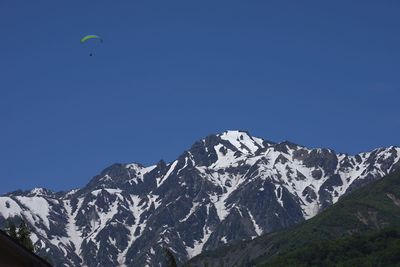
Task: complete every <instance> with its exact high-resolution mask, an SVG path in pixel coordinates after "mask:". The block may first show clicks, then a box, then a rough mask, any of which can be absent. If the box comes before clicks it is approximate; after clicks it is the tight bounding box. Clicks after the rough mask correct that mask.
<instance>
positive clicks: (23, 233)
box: [18, 221, 33, 252]
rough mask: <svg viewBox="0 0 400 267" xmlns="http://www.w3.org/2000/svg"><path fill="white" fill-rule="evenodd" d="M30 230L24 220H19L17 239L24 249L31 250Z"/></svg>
mask: <svg viewBox="0 0 400 267" xmlns="http://www.w3.org/2000/svg"><path fill="white" fill-rule="evenodd" d="M30 235H31V232H30V231H29V228H28V226H27V225H26V223H25V222H24V221H22V222H21V224H20V225H19V229H18V241H19V243H20V244H21V245H23V246H24V247H25V248H26V249H28V250H29V251H32V252H33V243H32V240H31V238H30Z"/></svg>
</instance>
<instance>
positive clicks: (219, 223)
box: [0, 131, 400, 266]
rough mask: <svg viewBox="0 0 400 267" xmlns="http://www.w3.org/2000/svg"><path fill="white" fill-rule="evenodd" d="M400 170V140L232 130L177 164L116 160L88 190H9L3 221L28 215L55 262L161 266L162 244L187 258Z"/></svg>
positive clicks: (0, 205) (0, 203)
mask: <svg viewBox="0 0 400 267" xmlns="http://www.w3.org/2000/svg"><path fill="white" fill-rule="evenodd" d="M395 170H400V148H398V147H393V146H392V147H389V148H379V149H375V150H373V151H370V152H365V153H360V154H357V155H354V156H350V155H347V154H337V153H335V152H334V151H333V150H330V149H308V148H306V147H304V146H300V145H296V144H294V143H290V142H281V143H274V142H270V141H267V140H264V139H261V138H257V137H253V136H251V135H250V134H249V133H247V132H244V131H226V132H223V133H220V134H216V135H210V136H207V137H205V138H203V139H201V140H199V141H197V142H195V143H194V144H193V145H192V147H191V148H190V149H188V150H187V151H185V152H183V153H182V155H180V156H179V157H178V158H177V159H176V160H174V161H173V162H170V163H165V162H164V161H160V162H158V163H157V164H156V165H153V166H143V165H141V164H139V163H131V164H113V165H112V166H110V167H108V168H106V169H104V170H103V171H102V172H101V173H100V174H99V175H97V176H95V177H93V178H92V180H90V181H89V183H88V184H87V185H86V186H85V187H83V188H81V189H77V190H72V191H69V192H58V193H54V192H51V191H49V190H46V189H34V190H32V191H29V192H22V191H16V192H13V193H10V194H7V195H5V196H3V197H0V223H1V224H3V225H4V222H5V220H6V219H7V218H14V219H15V220H17V219H18V218H24V219H25V220H27V221H28V222H29V224H30V225H31V227H32V229H33V232H34V235H33V239H34V240H33V241H34V243H35V246H36V247H37V250H38V251H39V254H47V255H48V256H49V257H50V258H51V259H53V262H54V263H55V264H56V265H63V264H64V265H66V266H78V265H85V266H117V265H118V266H124V265H126V266H156V265H158V264H159V263H162V262H163V247H168V248H169V249H170V251H172V253H173V254H174V255H175V256H176V257H177V259H178V260H179V261H181V262H184V261H186V260H187V259H188V258H191V257H193V256H195V255H198V254H199V253H201V252H202V251H205V250H209V249H214V248H216V247H218V246H221V245H224V244H227V243H232V242H235V241H239V240H243V239H252V238H254V237H257V236H259V235H261V234H263V233H269V232H271V231H275V230H278V229H282V228H284V227H288V226H291V225H294V224H297V223H299V222H301V221H304V220H306V219H309V218H311V217H313V216H315V215H316V214H318V213H319V212H320V211H322V210H324V209H325V208H327V207H328V206H330V205H331V204H333V203H335V202H336V201H337V200H338V199H339V198H340V197H341V196H343V195H345V194H346V193H348V192H350V191H352V190H353V189H355V188H358V187H361V186H363V185H365V184H367V183H369V182H371V181H374V180H377V179H379V178H381V177H383V176H384V175H387V174H388V173H391V172H393V171H395Z"/></svg>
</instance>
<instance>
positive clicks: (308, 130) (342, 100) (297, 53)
mask: <svg viewBox="0 0 400 267" xmlns="http://www.w3.org/2000/svg"><path fill="white" fill-rule="evenodd" d="M399 14H400V2H399V1H397V0H392V1H389V0H388V1H367V0H362V1H361V0H360V1H348V0H346V1H297V0H293V1H283V0H276V1H235V0H230V1H218V0H213V1H207V0H203V1H187V0H185V1H173V0H171V1H148V0H141V1H132V0H129V1H128V0H118V1H114V0H108V1H103V0H96V1H90V0H85V1H82V0H80V1H75V0H74V1H72V0H69V1H54V0H37V1H26V0H23V1H22V0H2V1H1V2H0V36H1V41H0V170H1V173H0V181H1V185H2V186H1V189H0V193H4V192H7V191H11V190H16V189H29V188H32V187H37V186H43V187H47V188H50V189H53V190H63V189H70V188H74V187H80V186H83V185H84V184H86V183H87V182H88V181H89V179H90V178H91V177H92V176H94V175H95V174H97V173H98V172H99V171H100V170H102V169H103V168H105V167H107V166H108V165H110V164H112V163H114V162H132V161H135V162H141V163H143V164H145V165H148V164H153V163H156V162H157V161H158V160H160V159H164V160H166V161H171V160H173V159H174V158H176V157H177V156H178V155H180V153H181V152H182V151H184V150H185V149H187V148H189V147H190V146H191V145H192V143H193V142H194V141H195V140H198V139H200V138H202V137H204V136H206V135H208V134H211V133H217V132H221V131H224V130H227V129H243V130H248V131H249V132H250V133H251V134H253V135H256V136H260V137H264V138H266V139H270V140H274V141H282V140H290V141H293V142H296V143H299V144H303V145H306V146H310V147H329V148H333V149H335V150H336V151H338V152H349V153H356V152H359V151H366V150H370V149H373V148H376V147H379V146H389V145H399V144H400V139H399V132H400V116H399V110H398V109H399V100H400V98H399V97H400V74H399V71H400V15H399ZM86 34H98V35H101V36H102V37H103V38H104V43H103V44H102V45H96V44H93V51H94V53H95V55H94V56H93V57H90V56H89V50H90V51H91V49H88V47H84V46H82V45H81V44H80V43H79V40H80V38H81V37H82V36H83V35H86Z"/></svg>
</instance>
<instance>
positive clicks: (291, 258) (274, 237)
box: [188, 171, 400, 267]
mask: <svg viewBox="0 0 400 267" xmlns="http://www.w3.org/2000/svg"><path fill="white" fill-rule="evenodd" d="M399 227H400V172H399V171H397V172H395V173H392V174H390V175H388V176H386V177H385V178H383V179H380V180H379V181H375V182H373V183H371V184H369V185H367V186H365V187H363V188H360V189H357V190H355V191H354V192H352V193H351V194H349V195H346V196H345V197H343V198H342V199H340V201H339V202H338V203H336V204H335V205H333V206H332V207H330V208H328V209H326V210H325V211H323V212H322V213H321V214H319V215H317V216H315V217H314V218H312V219H310V220H308V221H305V222H303V223H301V224H299V225H296V226H294V227H291V228H289V229H286V230H282V231H280V232H276V233H271V234H266V235H263V236H261V237H258V238H256V239H254V240H250V241H245V242H241V243H237V244H235V245H232V246H227V247H224V248H220V249H217V250H215V251H209V252H205V253H203V254H201V255H199V256H197V257H195V258H193V259H192V260H191V261H190V262H189V263H188V265H190V266H191V267H196V266H204V264H206V265H207V266H209V267H212V266H218V267H221V266H222V267H223V266H232V267H233V266H255V265H257V266H310V265H313V264H312V262H313V263H314V265H315V264H316V262H317V261H318V260H319V261H320V264H319V265H318V266H327V265H329V266H336V265H335V264H339V263H343V264H344V263H347V265H343V266H394V265H393V264H390V260H391V261H392V262H393V261H397V263H398V260H399V259H400V258H399V256H398V255H399V254H398V253H399V251H398V249H399V248H400V246H399V245H400V244H399V242H398V235H399V232H398V229H399ZM388 228H389V229H390V230H386V229H388ZM396 229H397V230H396ZM393 230H394V231H393ZM396 240H397V241H396ZM360 242H361V243H360ZM396 242H397V243H396ZM378 244H379V246H380V247H376V246H377V245H378ZM351 246H353V247H351ZM384 246H387V250H386V251H385V249H383V248H384ZM346 247H347V249H345V248H346ZM394 250H396V251H397V253H394ZM323 253H325V256H323V257H322V256H321V255H322V254H323ZM328 253H330V254H329V260H330V261H329V260H327V259H328V257H327V254H328ZM339 253H341V254H339ZM346 253H347V254H346ZM351 253H353V254H351ZM373 253H375V254H376V255H375V256H374V255H372V254H373ZM371 255H372V256H371ZM379 255H386V256H387V258H386V259H385V260H387V261H386V262H387V263H388V265H385V264H382V263H383V262H384V261H383V259H379V257H378V256H379ZM370 256H371V257H370ZM357 257H358V258H357ZM368 257H370V258H368ZM374 261H375V262H376V263H379V262H380V263H379V264H372V263H373V262H374ZM351 262H353V263H354V264H349V263H351ZM360 262H364V263H369V264H367V265H365V264H359V263H360ZM328 263H329V264H328ZM357 263H358V264H357ZM340 266H342V265H340ZM396 266H397V265H396Z"/></svg>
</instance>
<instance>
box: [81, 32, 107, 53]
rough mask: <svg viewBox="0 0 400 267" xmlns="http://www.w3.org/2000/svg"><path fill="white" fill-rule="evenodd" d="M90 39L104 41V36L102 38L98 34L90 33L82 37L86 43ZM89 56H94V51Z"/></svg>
mask: <svg viewBox="0 0 400 267" xmlns="http://www.w3.org/2000/svg"><path fill="white" fill-rule="evenodd" d="M89 40H93V41H96V42H100V43H103V38H101V37H100V36H98V35H92V34H90V35H86V36H84V37H83V38H82V39H81V44H85V43H86V42H88V41H89ZM89 56H93V53H92V52H91V53H90V54H89Z"/></svg>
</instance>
